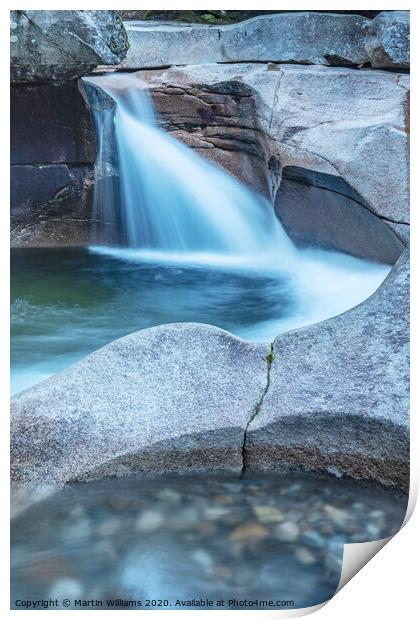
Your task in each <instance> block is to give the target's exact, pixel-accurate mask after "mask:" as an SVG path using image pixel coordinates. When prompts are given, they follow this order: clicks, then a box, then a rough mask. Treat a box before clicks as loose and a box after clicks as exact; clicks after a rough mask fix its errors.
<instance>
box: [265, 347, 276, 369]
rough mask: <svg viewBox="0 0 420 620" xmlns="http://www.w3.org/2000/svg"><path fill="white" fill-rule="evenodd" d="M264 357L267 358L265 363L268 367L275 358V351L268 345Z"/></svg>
mask: <svg viewBox="0 0 420 620" xmlns="http://www.w3.org/2000/svg"><path fill="white" fill-rule="evenodd" d="M265 359H266V360H267V364H268V366H269V367H270V366H271V364H272V363H273V362H274V360H275V359H276V352H275V351H273V348H272V347H270V350H269V352H268V353H267V355H266V356H265Z"/></svg>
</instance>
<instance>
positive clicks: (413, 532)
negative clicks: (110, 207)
mask: <svg viewBox="0 0 420 620" xmlns="http://www.w3.org/2000/svg"><path fill="white" fill-rule="evenodd" d="M118 4H119V3H117V2H115V1H114V2H109V1H107V0H102V1H101V2H99V1H91V2H89V3H88V4H87V6H83V7H81V6H80V4H79V5H78V4H77V3H74V2H62V3H60V6H59V8H60V9H81V8H83V9H104V10H106V9H116V8H120V7H118V6H117V5H118ZM4 5H5V6H4ZM4 5H3V6H2V7H1V9H0V15H1V20H0V24H1V27H2V36H1V37H0V45H1V56H0V58H1V59H2V63H3V71H2V75H3V80H2V84H3V92H2V96H1V98H0V102H1V116H0V118H1V121H2V124H3V131H2V133H1V135H2V136H3V141H2V142H3V144H2V148H1V166H0V171H1V175H2V184H1V188H2V191H1V194H2V196H3V199H2V204H1V206H0V218H1V219H0V235H1V243H0V251H1V258H0V265H1V288H0V290H1V291H2V292H3V295H2V301H3V303H2V305H1V315H0V318H1V339H0V342H1V344H2V356H1V366H0V377H1V378H2V382H1V390H0V398H1V405H2V407H1V409H2V411H1V416H2V424H3V428H2V431H3V432H2V433H1V439H2V441H3V442H4V445H3V449H2V450H1V453H0V454H1V463H2V484H3V488H2V490H3V495H2V497H3V498H6V497H8V489H9V465H8V463H9V448H8V446H9V434H8V433H9V431H8V428H9V425H8V411H9V388H8V382H7V377H8V373H9V370H8V369H9V356H8V354H7V353H8V344H9V304H8V301H9V297H8V294H7V292H8V290H9V218H8V204H9V164H10V157H9V147H8V144H9V141H8V140H7V139H6V136H7V135H9V120H8V119H9V97H8V92H9V79H8V77H9V15H8V12H9V10H11V9H19V8H20V9H43V10H48V9H57V2H51V1H45V2H42V3H40V2H36V1H31V0H27V1H26V2H24V3H20V2H8V1H6V2H5V3H4ZM263 6H264V9H267V10H268V9H284V10H340V9H342V10H344V9H345V10H351V9H352V10H358V9H359V8H360V9H362V8H363V9H364V8H365V7H363V6H361V3H353V2H346V3H342V2H339V1H335V2H330V1H325V2H322V3H318V2H314V1H312V2H311V1H307V2H300V1H299V0H296V1H295V2H293V3H288V4H283V3H281V4H280V3H277V2H272V1H271V2H270V1H269V2H265V3H264V5H263ZM122 7H124V9H126V10H129V9H133V10H134V9H137V10H138V9H142V8H143V9H151V8H153V9H166V10H168V9H199V8H203V9H204V8H212V9H225V10H227V9H231V10H232V9H234V10H245V9H248V10H252V9H254V10H255V9H256V8H257V6H256V3H251V2H248V1H243V2H239V1H232V0H226V1H225V2H220V1H218V0H214V1H213V0H212V1H211V2H181V1H179V2H174V1H168V0H167V1H166V2H160V1H159V0H153V2H151V1H150V2H124V3H122V4H121V8H122ZM258 8H259V7H258ZM380 9H381V10H395V9H399V10H402V9H404V10H411V18H412V32H414V35H412V38H411V41H412V54H411V64H412V65H413V66H415V67H418V66H419V65H418V62H417V57H418V56H417V50H418V47H419V46H418V35H417V33H418V27H417V17H418V15H417V13H418V12H417V9H416V8H414V2H405V3H403V6H402V7H397V6H395V3H393V2H390V1H389V0H383V1H382V2H381V3H380ZM411 77H412V79H413V81H414V91H416V86H415V85H416V82H417V80H416V78H415V75H414V72H412V74H411ZM415 108H416V106H415V105H412V106H411V109H412V110H415ZM413 116H414V117H416V115H415V114H414V115H413ZM416 134H417V131H415V134H414V136H413V139H412V162H414V163H412V170H413V171H414V172H415V174H413V175H412V201H411V204H412V219H413V220H414V229H415V234H414V235H413V236H412V238H413V242H412V248H413V249H412V257H413V258H412V268H413V272H414V274H416V273H417V269H416V265H419V264H420V256H419V254H420V252H419V250H418V243H417V225H416V224H417V219H418V215H417V213H418V210H419V208H420V205H419V204H418V197H419V193H418V177H419V174H418V172H417V169H414V165H415V164H416V163H418V157H417V155H418V153H417V150H416V149H417V148H418V140H417V135H416ZM418 311H419V304H418V287H417V280H416V279H415V275H414V276H413V283H412V316H419V312H418ZM413 323H414V322H413ZM414 328H415V325H414V324H413V333H412V377H414V375H415V376H416V378H417V382H416V380H413V381H412V408H411V410H412V412H413V415H412V417H411V433H412V441H411V443H412V458H411V468H412V469H411V488H410V507H409V511H408V513H411V512H412V511H413V508H414V503H415V499H416V495H417V489H418V481H419V469H418V455H417V451H418V434H417V432H418V427H419V425H418V423H416V420H415V419H414V414H417V406H418V403H419V398H418V389H417V384H418V382H419V379H418V377H419V376H420V373H419V364H418V354H417V347H415V345H416V344H418V341H417V333H416V332H415V329H414ZM416 383H417V384H416ZM4 501H5V502H6V499H4ZM407 516H408V515H407ZM1 518H2V527H1V532H2V534H3V539H2V547H1V550H2V554H1V558H2V560H3V565H2V568H3V571H2V577H3V579H2V581H1V590H0V594H1V596H0V606H1V609H2V611H3V612H4V617H9V615H12V616H13V617H14V615H15V614H22V613H25V612H23V611H10V610H9V579H8V573H9V567H8V562H7V560H6V559H7V558H8V548H9V537H8V532H9V514H8V510H7V509H6V510H4V511H2V514H1ZM406 521H407V520H406ZM419 523H420V516H419V510H416V511H415V513H414V516H413V517H412V518H411V519H409V521H408V523H407V524H406V525H405V527H404V529H403V530H402V531H401V532H400V533H399V534H397V536H395V537H394V538H393V539H392V540H391V541H390V542H389V544H387V545H386V546H385V548H384V549H383V550H382V551H381V552H380V553H379V555H377V556H376V557H375V558H373V560H371V561H370V562H369V563H368V564H367V565H366V566H365V567H364V568H363V570H362V571H361V572H360V573H359V574H357V575H356V577H354V578H353V579H351V584H350V585H348V586H346V587H344V588H343V589H342V590H341V591H340V592H339V593H338V594H337V595H336V596H334V598H333V599H332V600H331V601H330V602H329V603H328V604H327V605H325V606H317V607H316V608H310V609H307V610H291V611H261V612H259V611H255V612H254V611H247V612H245V618H246V619H247V620H248V619H249V620H254V619H258V620H261V619H262V618H263V617H266V616H267V617H268V614H269V615H270V616H269V617H270V618H271V619H273V620H274V618H285V617H287V616H288V617H297V616H301V615H304V613H305V611H306V614H307V613H310V612H311V611H315V610H316V609H320V610H319V611H318V612H317V614H318V615H317V618H320V620H322V619H323V620H328V619H331V620H337V619H338V618H339V619H340V620H347V619H351V620H354V617H355V616H356V615H358V616H361V617H362V618H369V617H371V618H385V619H386V618H394V617H395V616H397V617H399V618H412V617H413V612H414V610H415V609H416V608H417V606H418V603H417V589H418V583H417V582H418V577H417V575H418V561H417V560H418V558H417V555H416V550H418V549H420V546H419V544H418V543H419V529H420V528H419ZM352 546H353V545H352ZM346 547H350V545H346ZM321 607H322V609H321ZM32 613H33V614H35V615H36V616H37V617H39V615H40V614H42V617H43V616H44V612H43V611H39V612H38V611H33V612H32ZM73 613H76V614H77V617H78V618H82V616H83V615H84V614H88V615H87V617H88V618H92V614H93V615H94V616H95V614H96V616H97V614H100V613H102V612H101V611H86V612H85V611H77V612H73V611H68V612H64V611H48V617H50V615H51V614H52V616H51V617H54V618H55V617H68V614H73ZM131 613H134V612H131ZM144 613H146V617H149V616H151V620H153V618H157V617H162V618H163V619H166V618H168V614H172V617H174V618H179V619H180V620H181V619H182V620H184V619H185V618H186V617H187V618H191V619H192V618H194V617H196V616H197V617H198V618H199V617H200V615H199V614H198V612H197V611H189V612H184V611H179V612H178V611H165V613H164V614H162V613H161V612H159V611H150V612H142V611H137V617H138V616H139V615H143V614H144ZM202 613H204V614H207V616H206V617H210V615H211V614H213V615H214V617H215V618H217V619H218V620H222V618H223V617H227V618H231V619H232V620H233V619H234V618H239V617H242V616H243V612H241V611H238V612H236V611H217V612H213V611H200V614H202ZM125 614H126V612H118V611H115V612H114V611H107V612H106V618H109V619H110V620H114V618H120V617H125V618H127V616H125ZM306 614H305V615H306ZM129 617H130V616H129Z"/></svg>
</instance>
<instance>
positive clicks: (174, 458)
mask: <svg viewBox="0 0 420 620" xmlns="http://www.w3.org/2000/svg"><path fill="white" fill-rule="evenodd" d="M266 348H267V347H266V345H264V344H256V343H251V342H246V341H243V340H241V339H239V338H236V337H234V336H232V335H230V334H228V333H227V332H225V331H223V330H221V329H218V328H216V327H210V326H208V325H202V324H194V323H185V324H173V325H164V326H160V327H154V328H151V329H147V330H144V331H141V332H136V333H134V334H131V335H129V336H126V337H124V338H121V339H120V340H116V341H114V342H112V343H111V344H109V345H107V346H106V347H103V348H102V349H100V350H98V351H96V352H95V353H92V354H91V355H89V356H87V357H86V358H84V359H83V360H82V361H81V362H79V363H78V364H75V365H74V366H72V367H70V368H68V369H67V370H65V371H64V372H62V373H60V374H58V375H55V376H54V377H52V378H50V379H48V380H47V381H44V382H42V383H40V384H38V385H37V386H35V387H34V388H31V389H29V390H26V391H25V392H22V393H21V394H19V395H18V396H16V397H15V398H14V399H13V401H12V422H11V426H12V428H11V437H12V447H11V460H12V482H13V484H14V485H28V486H37V485H40V486H41V485H46V484H50V485H52V486H61V485H63V484H65V483H66V482H69V481H74V480H89V479H95V478H96V479H100V478H104V477H108V476H125V475H130V474H133V473H140V474H148V473H153V474H155V473H159V472H162V473H172V472H179V471H184V472H199V471H215V470H216V471H220V470H222V471H230V472H237V473H238V474H239V473H240V472H241V469H242V447H243V440H244V430H245V426H246V423H247V421H248V419H249V417H250V415H251V414H252V412H253V410H254V408H255V403H256V402H258V400H259V399H260V397H261V394H262V392H263V390H264V388H265V384H266V360H265V355H266Z"/></svg>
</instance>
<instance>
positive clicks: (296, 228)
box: [275, 167, 404, 265]
mask: <svg viewBox="0 0 420 620" xmlns="http://www.w3.org/2000/svg"><path fill="white" fill-rule="evenodd" d="M275 209H276V212H277V214H278V216H279V218H280V220H281V222H282V224H283V226H284V227H285V229H286V232H287V233H288V234H289V236H290V237H291V238H292V239H293V241H294V242H295V243H297V244H298V245H299V244H302V245H313V244H315V245H319V246H321V247H324V248H327V249H331V250H338V251H340V252H346V253H347V254H352V255H353V256H358V257H362V258H365V259H368V260H374V261H378V262H382V263H388V264H390V265H392V264H394V263H395V262H396V260H397V259H398V257H399V255H400V254H401V252H402V250H403V247H404V245H403V243H402V242H401V241H400V239H399V237H398V236H397V235H395V234H394V233H393V232H392V230H391V229H390V228H389V227H388V226H387V225H386V224H385V223H384V222H383V221H382V220H381V219H379V218H378V217H376V216H375V215H374V214H373V213H371V212H370V210H369V209H368V208H367V205H366V203H365V202H364V201H363V199H362V198H361V197H360V196H359V195H358V194H357V192H355V191H354V190H353V189H352V188H351V187H350V186H349V185H348V184H347V183H346V182H345V181H344V180H343V179H341V178H339V177H334V176H332V175H329V174H322V173H317V172H314V171H312V170H310V171H308V170H305V169H302V168H296V167H290V168H289V167H285V168H284V170H283V179H282V182H281V185H280V188H279V190H278V192H277V196H276V201H275Z"/></svg>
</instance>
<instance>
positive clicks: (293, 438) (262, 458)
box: [244, 252, 409, 490]
mask: <svg viewBox="0 0 420 620" xmlns="http://www.w3.org/2000/svg"><path fill="white" fill-rule="evenodd" d="M408 285H409V282H408V255H407V252H405V253H404V254H403V255H402V256H401V258H400V259H399V261H398V262H397V264H396V265H395V266H394V268H393V269H392V271H391V272H390V274H389V275H388V277H387V278H386V280H385V281H384V282H383V284H382V285H381V286H380V288H379V289H378V290H377V291H376V293H374V294H373V295H372V296H371V297H370V298H369V299H368V300H366V301H365V302H363V303H362V304H360V305H359V306H357V307H356V308H353V309H351V310H349V311H348V312H345V313H344V314H342V315H340V316H337V317H335V318H332V319H329V320H327V321H323V322H321V323H318V324H316V325H312V326H309V327H306V328H303V329H298V330H294V331H291V332H288V333H286V334H282V335H280V336H278V337H277V338H276V339H275V341H274V346H273V350H274V353H275V359H274V361H273V363H272V365H271V369H270V379H269V387H268V390H267V393H266V395H265V397H264V400H263V403H262V406H261V408H260V411H259V414H258V415H257V416H256V417H255V418H254V419H253V420H252V422H251V423H250V425H249V427H248V430H247V433H246V444H245V452H244V459H245V461H244V463H245V468H246V469H247V470H250V471H256V470H268V471H272V470H273V469H276V468H277V469H281V470H284V469H287V468H298V469H303V470H306V471H317V472H320V471H325V472H330V473H333V474H335V475H338V476H342V475H350V476H352V477H354V478H359V479H364V480H375V481H379V482H381V483H382V484H384V485H390V486H396V487H399V488H402V489H405V490H407V489H408V485H409V393H408V385H409V364H408V359H409V326H408V304H409V291H408Z"/></svg>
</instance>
